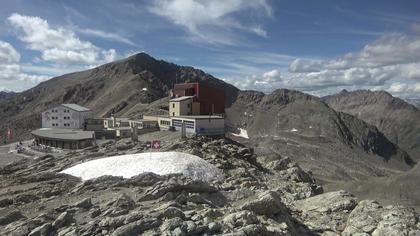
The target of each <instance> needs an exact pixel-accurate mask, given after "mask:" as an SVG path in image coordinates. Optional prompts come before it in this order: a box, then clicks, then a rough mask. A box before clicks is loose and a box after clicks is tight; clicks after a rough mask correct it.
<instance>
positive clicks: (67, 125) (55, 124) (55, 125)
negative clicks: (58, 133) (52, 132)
mask: <svg viewBox="0 0 420 236" xmlns="http://www.w3.org/2000/svg"><path fill="white" fill-rule="evenodd" d="M51 125H52V126H54V127H58V124H57V123H52V124H51ZM64 126H65V127H70V124H69V123H65V124H64Z"/></svg>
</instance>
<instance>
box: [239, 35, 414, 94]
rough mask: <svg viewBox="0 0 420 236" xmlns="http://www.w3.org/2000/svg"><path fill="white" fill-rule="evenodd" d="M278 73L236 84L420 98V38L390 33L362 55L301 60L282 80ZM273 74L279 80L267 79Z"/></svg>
mask: <svg viewBox="0 0 420 236" xmlns="http://www.w3.org/2000/svg"><path fill="white" fill-rule="evenodd" d="M277 72H278V70H269V71H267V72H266V73H260V74H254V75H253V76H248V77H247V78H246V79H245V80H242V81H245V82H244V83H240V80H238V81H235V80H234V81H235V82H234V83H236V84H238V85H239V86H240V87H241V88H244V89H253V90H262V91H265V92H271V91H272V90H274V89H277V88H289V89H297V90H303V91H306V92H310V93H312V94H316V95H325V93H330V92H335V91H338V90H341V89H344V88H346V89H373V90H378V89H384V90H387V91H389V92H391V93H393V94H395V95H397V96H402V97H411V98H412V97H417V98H420V93H419V92H420V90H419V89H420V82H419V81H420V36H416V35H406V34H401V33H387V34H385V35H383V36H381V37H380V38H378V39H377V40H375V41H373V42H371V43H369V44H367V45H366V46H364V47H363V48H362V49H361V50H360V51H357V52H350V53H347V54H345V55H343V56H341V57H338V58H335V59H327V60H308V59H300V58H298V59H295V60H293V61H292V62H291V63H290V65H289V68H288V72H286V73H282V75H281V76H280V72H278V73H277ZM271 74H275V75H276V76H273V77H268V75H271ZM268 78H270V79H268ZM271 78H273V79H271Z"/></svg>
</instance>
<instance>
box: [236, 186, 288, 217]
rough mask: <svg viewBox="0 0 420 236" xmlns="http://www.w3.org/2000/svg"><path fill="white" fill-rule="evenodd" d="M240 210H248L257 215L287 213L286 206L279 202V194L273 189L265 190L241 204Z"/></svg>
mask: <svg viewBox="0 0 420 236" xmlns="http://www.w3.org/2000/svg"><path fill="white" fill-rule="evenodd" d="M241 209H242V210H250V211H252V212H254V213H256V214H258V215H266V216H274V215H276V214H279V213H282V214H288V213H287V208H286V206H285V205H284V204H283V203H282V202H281V199H280V196H279V195H278V194H277V193H276V192H273V191H265V192H263V193H261V194H259V195H258V196H257V199H255V200H252V201H249V202H247V203H245V204H244V205H242V206H241Z"/></svg>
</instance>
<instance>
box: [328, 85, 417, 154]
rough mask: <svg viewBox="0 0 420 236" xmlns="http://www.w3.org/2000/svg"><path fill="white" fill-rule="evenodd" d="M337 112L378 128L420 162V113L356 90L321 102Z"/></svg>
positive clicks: (392, 99)
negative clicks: (350, 115)
mask: <svg viewBox="0 0 420 236" xmlns="http://www.w3.org/2000/svg"><path fill="white" fill-rule="evenodd" d="M322 99H323V101H325V102H326V103H327V104H329V105H330V106H331V107H332V108H334V109H335V110H337V111H341V112H345V113H348V114H352V115H354V116H356V117H358V118H359V119H361V120H364V121H365V122H367V123H369V124H372V125H374V126H376V127H377V128H378V129H379V130H380V131H381V132H382V133H384V134H385V135H386V136H387V138H388V139H389V140H391V141H392V142H393V143H396V144H398V145H399V146H401V147H402V148H403V149H404V150H406V151H407V152H408V153H410V156H412V157H413V158H414V159H419V158H420V110H419V109H418V108H417V107H416V106H414V105H412V104H409V103H407V102H406V101H404V100H402V99H400V98H397V97H394V96H392V95H391V94H389V93H387V92H385V91H369V90H356V91H352V92H346V91H345V92H340V93H338V94H335V95H331V96H326V97H323V98H322Z"/></svg>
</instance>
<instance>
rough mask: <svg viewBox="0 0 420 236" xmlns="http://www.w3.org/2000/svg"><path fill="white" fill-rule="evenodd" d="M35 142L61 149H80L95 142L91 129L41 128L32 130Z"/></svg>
mask: <svg viewBox="0 0 420 236" xmlns="http://www.w3.org/2000/svg"><path fill="white" fill-rule="evenodd" d="M32 135H33V137H34V139H35V143H36V144H42V145H46V146H50V147H57V148H63V149H82V148H86V147H89V146H92V145H93V144H94V143H95V133H94V132H93V131H83V130H78V129H51V128H42V129H37V130H34V131H32Z"/></svg>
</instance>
